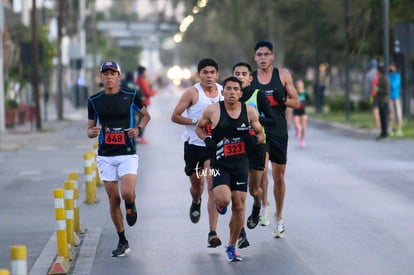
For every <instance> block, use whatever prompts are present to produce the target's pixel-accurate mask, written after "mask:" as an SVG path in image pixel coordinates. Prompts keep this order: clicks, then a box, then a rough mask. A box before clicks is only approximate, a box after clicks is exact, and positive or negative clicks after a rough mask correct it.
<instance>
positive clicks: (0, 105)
mask: <svg viewBox="0 0 414 275" xmlns="http://www.w3.org/2000/svg"><path fill="white" fill-rule="evenodd" d="M3 29H4V13H3V4H1V3H0V134H3V133H6V121H5V110H4V78H3V63H4V60H3Z"/></svg>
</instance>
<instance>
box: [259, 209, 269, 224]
mask: <svg viewBox="0 0 414 275" xmlns="http://www.w3.org/2000/svg"><path fill="white" fill-rule="evenodd" d="M269 213H270V205H266V206H263V207H262V209H261V213H260V219H259V222H260V225H261V226H268V225H269V224H270V220H269Z"/></svg>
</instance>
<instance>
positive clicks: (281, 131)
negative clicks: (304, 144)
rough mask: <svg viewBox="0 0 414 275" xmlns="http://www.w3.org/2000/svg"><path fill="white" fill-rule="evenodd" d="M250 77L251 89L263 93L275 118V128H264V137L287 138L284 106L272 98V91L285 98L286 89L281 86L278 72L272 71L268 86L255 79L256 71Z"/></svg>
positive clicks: (276, 70)
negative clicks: (275, 90)
mask: <svg viewBox="0 0 414 275" xmlns="http://www.w3.org/2000/svg"><path fill="white" fill-rule="evenodd" d="M252 75H253V81H252V84H251V89H259V90H262V91H264V92H265V94H266V98H267V100H268V101H269V104H270V108H271V109H272V111H273V115H274V117H275V118H276V123H275V124H276V125H275V126H271V127H269V126H265V130H266V137H269V136H272V137H273V136H275V137H286V138H287V135H288V132H287V121H286V115H285V112H286V105H284V104H279V102H277V101H276V100H275V99H274V97H273V93H274V89H277V92H278V93H281V94H283V95H284V96H286V89H285V87H283V84H282V82H281V81H280V76H279V70H278V69H276V68H274V69H273V74H272V79H271V80H270V82H269V83H268V84H260V83H259V80H258V79H257V71H254V72H253V74H252Z"/></svg>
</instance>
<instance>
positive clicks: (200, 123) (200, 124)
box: [195, 103, 217, 140]
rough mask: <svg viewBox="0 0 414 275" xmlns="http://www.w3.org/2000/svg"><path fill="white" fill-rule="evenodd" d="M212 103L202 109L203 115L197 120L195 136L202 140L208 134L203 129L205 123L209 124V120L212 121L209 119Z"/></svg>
mask: <svg viewBox="0 0 414 275" xmlns="http://www.w3.org/2000/svg"><path fill="white" fill-rule="evenodd" d="M216 104H217V103H216ZM214 105H215V104H213V105H210V106H208V107H207V108H206V109H205V110H204V112H203V116H202V117H201V118H200V120H199V121H198V122H197V126H196V129H195V132H196V134H197V136H198V137H199V138H200V139H202V140H205V139H206V138H207V137H208V136H209V135H207V133H206V131H205V129H206V125H207V124H211V122H212V121H211V119H212V115H213V113H214Z"/></svg>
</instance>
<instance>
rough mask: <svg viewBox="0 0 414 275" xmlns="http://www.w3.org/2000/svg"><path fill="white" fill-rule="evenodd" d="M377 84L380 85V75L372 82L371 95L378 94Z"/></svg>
mask: <svg viewBox="0 0 414 275" xmlns="http://www.w3.org/2000/svg"><path fill="white" fill-rule="evenodd" d="M377 85H378V76H376V77H375V78H374V79H373V80H372V83H371V95H372V96H376V95H377Z"/></svg>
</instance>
